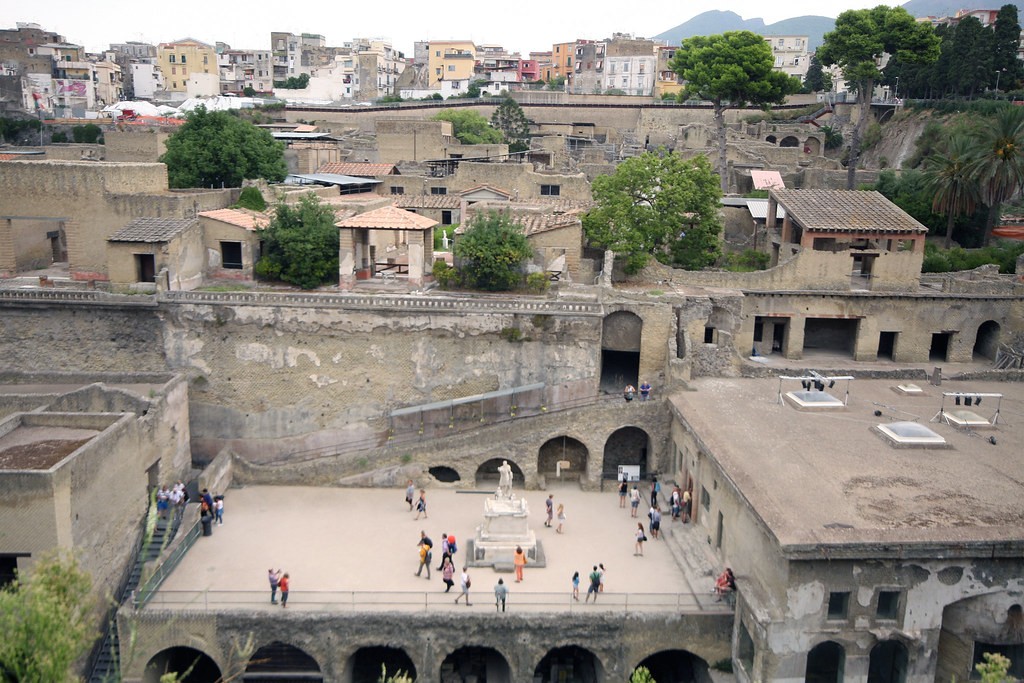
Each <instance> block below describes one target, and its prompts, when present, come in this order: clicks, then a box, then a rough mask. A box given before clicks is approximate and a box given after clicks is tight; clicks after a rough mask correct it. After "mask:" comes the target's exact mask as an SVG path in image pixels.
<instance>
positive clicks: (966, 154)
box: [924, 135, 978, 249]
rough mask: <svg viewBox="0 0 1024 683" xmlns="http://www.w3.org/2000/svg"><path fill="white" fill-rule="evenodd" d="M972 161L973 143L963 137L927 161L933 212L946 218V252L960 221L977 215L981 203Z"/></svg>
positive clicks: (926, 178)
mask: <svg viewBox="0 0 1024 683" xmlns="http://www.w3.org/2000/svg"><path fill="white" fill-rule="evenodd" d="M970 161H971V142H970V140H969V139H968V138H967V137H965V136H960V135H957V136H953V137H951V138H950V139H949V142H948V143H947V144H946V149H945V150H943V151H939V152H935V153H933V154H931V155H930V156H929V157H928V158H927V159H926V160H925V171H924V174H925V182H926V186H927V188H928V190H929V191H930V192H931V193H932V194H933V196H934V199H933V200H932V211H934V212H935V213H937V214H940V215H944V216H946V238H945V240H944V244H943V246H944V247H945V248H946V249H949V246H950V243H951V242H952V240H953V224H954V223H955V222H956V219H957V217H959V216H966V215H970V214H972V213H974V207H975V205H976V204H977V203H978V185H977V183H976V182H975V181H974V178H972V177H971V173H970Z"/></svg>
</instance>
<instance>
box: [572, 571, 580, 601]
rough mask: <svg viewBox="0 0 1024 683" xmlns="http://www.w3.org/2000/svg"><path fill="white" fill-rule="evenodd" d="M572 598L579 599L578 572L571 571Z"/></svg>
mask: <svg viewBox="0 0 1024 683" xmlns="http://www.w3.org/2000/svg"><path fill="white" fill-rule="evenodd" d="M572 599H573V600H575V601H576V602H579V601H580V573H579V572H573V573H572Z"/></svg>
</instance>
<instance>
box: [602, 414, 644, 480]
mask: <svg viewBox="0 0 1024 683" xmlns="http://www.w3.org/2000/svg"><path fill="white" fill-rule="evenodd" d="M650 449H651V438H650V435H648V434H647V432H645V431H644V430H642V429H640V428H639V427H622V428H620V429H616V430H615V431H614V432H612V433H611V434H610V435H609V436H608V440H607V441H605V442H604V463H603V465H602V468H601V478H602V479H611V480H616V479H618V474H619V465H639V467H640V478H641V479H646V478H647V474H648V471H649V464H648V459H649V456H650Z"/></svg>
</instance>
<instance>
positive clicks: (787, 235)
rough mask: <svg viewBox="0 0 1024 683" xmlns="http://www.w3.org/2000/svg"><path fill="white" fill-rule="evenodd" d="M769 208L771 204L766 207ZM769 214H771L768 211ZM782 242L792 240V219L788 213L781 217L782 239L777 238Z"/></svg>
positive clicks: (786, 242) (787, 242) (785, 242)
mask: <svg viewBox="0 0 1024 683" xmlns="http://www.w3.org/2000/svg"><path fill="white" fill-rule="evenodd" d="M768 208H769V209H771V206H769V207H768ZM769 215H772V214H770V213H769ZM779 241H780V242H782V244H789V243H791V242H792V241H793V219H792V218H790V216H789V214H788V213H787V214H786V217H785V218H783V219H782V239H781V240H779Z"/></svg>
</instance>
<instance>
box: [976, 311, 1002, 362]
mask: <svg viewBox="0 0 1024 683" xmlns="http://www.w3.org/2000/svg"><path fill="white" fill-rule="evenodd" d="M999 331H1000V327H999V323H997V322H996V321H995V320H986V321H985V322H983V323H982V324H981V325H978V336H977V337H975V340H974V359H975V360H980V359H983V358H984V359H988V360H995V359H996V351H997V350H998V349H999Z"/></svg>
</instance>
